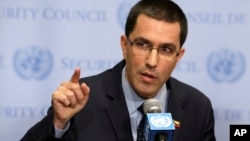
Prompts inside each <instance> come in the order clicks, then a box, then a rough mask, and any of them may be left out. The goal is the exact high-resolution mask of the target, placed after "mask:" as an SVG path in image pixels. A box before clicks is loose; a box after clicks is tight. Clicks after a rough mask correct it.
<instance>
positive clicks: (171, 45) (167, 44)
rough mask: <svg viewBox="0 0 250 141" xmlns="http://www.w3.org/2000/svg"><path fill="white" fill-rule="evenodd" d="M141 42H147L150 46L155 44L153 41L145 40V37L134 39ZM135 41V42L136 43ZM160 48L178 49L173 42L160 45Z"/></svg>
mask: <svg viewBox="0 0 250 141" xmlns="http://www.w3.org/2000/svg"><path fill="white" fill-rule="evenodd" d="M139 40H141V41H144V42H146V43H149V44H153V42H152V41H150V40H149V39H146V38H144V37H141V36H140V37H135V38H134V41H139ZM134 41H133V42H134ZM159 47H171V48H173V49H174V48H175V49H176V45H175V44H174V43H172V42H166V43H162V44H160V45H159Z"/></svg>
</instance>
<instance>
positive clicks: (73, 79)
mask: <svg viewBox="0 0 250 141" xmlns="http://www.w3.org/2000/svg"><path fill="white" fill-rule="evenodd" d="M79 79H80V68H79V67H77V68H76V69H75V72H74V73H73V74H72V76H71V79H70V82H73V83H78V82H79Z"/></svg>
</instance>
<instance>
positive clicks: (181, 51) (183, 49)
mask: <svg viewBox="0 0 250 141" xmlns="http://www.w3.org/2000/svg"><path fill="white" fill-rule="evenodd" d="M184 53H185V48H183V47H182V48H181V50H180V51H179V55H178V56H177V62H179V61H180V60H181V58H182V57H183V55H184Z"/></svg>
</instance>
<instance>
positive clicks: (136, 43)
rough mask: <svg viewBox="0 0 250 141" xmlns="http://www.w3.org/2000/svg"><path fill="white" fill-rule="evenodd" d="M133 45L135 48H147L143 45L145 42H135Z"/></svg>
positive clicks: (145, 44) (146, 45)
mask: <svg viewBox="0 0 250 141" xmlns="http://www.w3.org/2000/svg"><path fill="white" fill-rule="evenodd" d="M135 45H136V46H139V47H145V48H147V47H148V44H147V43H145V42H135Z"/></svg>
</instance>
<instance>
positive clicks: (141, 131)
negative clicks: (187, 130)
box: [137, 104, 146, 141]
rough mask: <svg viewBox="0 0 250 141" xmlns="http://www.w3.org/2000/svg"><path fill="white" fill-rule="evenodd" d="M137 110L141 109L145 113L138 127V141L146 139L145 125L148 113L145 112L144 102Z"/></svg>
mask: <svg viewBox="0 0 250 141" xmlns="http://www.w3.org/2000/svg"><path fill="white" fill-rule="evenodd" d="M137 110H139V111H140V112H141V113H142V115H143V117H142V119H141V121H140V123H139V126H138V127H137V141H145V136H144V125H145V118H146V114H144V112H143V104H142V105H141V106H140V107H139V108H138V109H137Z"/></svg>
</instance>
